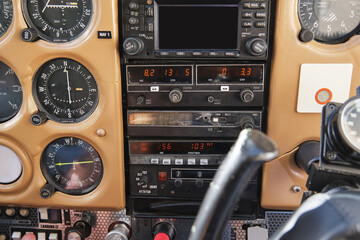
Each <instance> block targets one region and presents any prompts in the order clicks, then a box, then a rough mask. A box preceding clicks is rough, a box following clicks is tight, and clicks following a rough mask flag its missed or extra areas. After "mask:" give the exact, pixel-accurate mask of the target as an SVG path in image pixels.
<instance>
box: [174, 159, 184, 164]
mask: <svg viewBox="0 0 360 240" xmlns="http://www.w3.org/2000/svg"><path fill="white" fill-rule="evenodd" d="M183 164H184V160H183V159H175V165H183Z"/></svg>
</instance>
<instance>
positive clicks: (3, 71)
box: [0, 61, 23, 123]
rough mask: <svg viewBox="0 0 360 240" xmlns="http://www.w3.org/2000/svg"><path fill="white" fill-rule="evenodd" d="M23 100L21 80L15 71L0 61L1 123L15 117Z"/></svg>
mask: <svg viewBox="0 0 360 240" xmlns="http://www.w3.org/2000/svg"><path fill="white" fill-rule="evenodd" d="M22 100H23V94H22V89H21V85H20V81H19V79H18V77H17V76H16V74H15V73H14V71H13V70H12V69H11V68H10V67H9V66H7V65H6V64H5V63H3V62H1V61H0V103H1V104H0V123H3V122H6V121H8V120H10V119H11V118H13V117H14V116H15V115H16V114H17V113H18V112H19V110H20V107H21V104H22Z"/></svg>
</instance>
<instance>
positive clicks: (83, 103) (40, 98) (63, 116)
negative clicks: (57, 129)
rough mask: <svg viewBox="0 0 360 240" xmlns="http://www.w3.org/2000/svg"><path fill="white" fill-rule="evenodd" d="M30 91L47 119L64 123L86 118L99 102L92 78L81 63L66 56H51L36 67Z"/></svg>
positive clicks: (95, 85)
mask: <svg viewBox="0 0 360 240" xmlns="http://www.w3.org/2000/svg"><path fill="white" fill-rule="evenodd" d="M33 94H34V99H35V102H36V103H37V105H38V108H39V109H40V110H41V111H43V112H45V113H46V114H47V116H48V118H50V119H52V120H54V121H57V122H63V123H76V122H80V121H83V120H85V119H86V118H87V117H89V116H90V114H91V113H92V112H93V111H94V110H95V108H96V106H97V103H98V88H97V84H96V81H95V79H94V77H93V76H92V74H91V73H90V72H89V70H88V69H87V68H85V67H84V66H83V65H82V64H80V63H79V62H77V61H75V60H72V59H68V58H56V59H52V60H50V61H48V62H46V63H45V64H43V65H42V66H41V67H40V68H39V69H38V71H37V72H36V74H35V76H34V81H33Z"/></svg>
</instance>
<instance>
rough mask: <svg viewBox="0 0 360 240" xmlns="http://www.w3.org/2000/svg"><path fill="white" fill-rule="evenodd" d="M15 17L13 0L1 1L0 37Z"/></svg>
mask: <svg viewBox="0 0 360 240" xmlns="http://www.w3.org/2000/svg"><path fill="white" fill-rule="evenodd" d="M12 18H13V5H12V1H11V0H2V1H0V37H1V36H2V35H4V34H5V33H6V31H7V30H8V29H9V27H10V25H11V22H12Z"/></svg>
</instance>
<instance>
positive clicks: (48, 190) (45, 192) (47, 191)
mask: <svg viewBox="0 0 360 240" xmlns="http://www.w3.org/2000/svg"><path fill="white" fill-rule="evenodd" d="M54 192H55V188H54V187H53V186H52V185H50V184H45V186H43V187H42V189H41V190H40V196H41V197H42V198H44V199H49V198H50V197H51V196H52V195H53V194H54Z"/></svg>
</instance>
